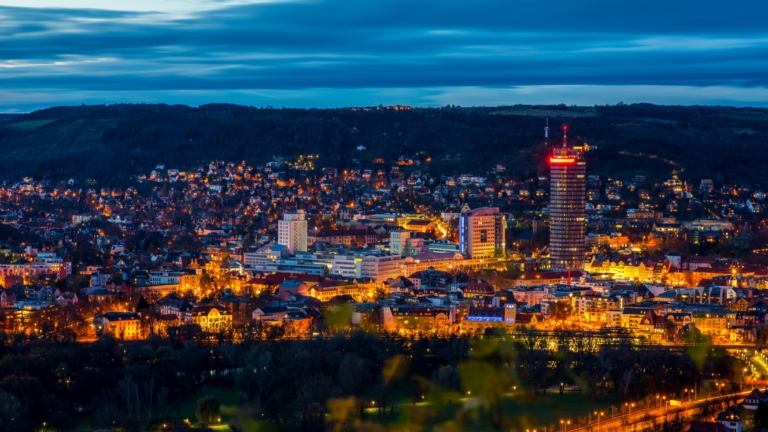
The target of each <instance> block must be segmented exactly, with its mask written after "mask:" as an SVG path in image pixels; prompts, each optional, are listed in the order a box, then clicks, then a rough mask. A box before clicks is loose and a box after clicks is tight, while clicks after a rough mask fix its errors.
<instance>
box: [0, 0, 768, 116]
mask: <svg viewBox="0 0 768 432" xmlns="http://www.w3.org/2000/svg"><path fill="white" fill-rule="evenodd" d="M105 3H109V4H112V5H113V6H110V7H105V5H104V4H105ZM767 19H768V1H763V0H754V1H728V2H724V1H722V0H717V1H715V0H699V1H676V0H663V1H661V0H643V1H636V0H634V1H622V0H612V1H598V0H578V1H575V0H551V1H546V2H538V1H513V0H505V1H492V0H471V1H470V0H467V1H451V0H442V1H436V0H419V1H415V0H390V1H388V0H325V1H270V0H253V1H251V0H231V1H228V0H121V1H119V2H118V1H110V0H100V1H97V0H66V1H65V0H0V112H25V111H30V110H33V109H37V108H43V107H47V106H53V105H72V104H81V103H86V104H96V103H122V102H135V103H139V102H147V103H156V102H163V103H182V104H189V105H199V104H204V103H210V102H229V103H237V104H244V105H253V106H267V105H271V106H275V107H283V106H285V107H341V106H364V105H377V104H384V105H388V104H407V105H413V106H441V105H446V104H455V105H462V106H470V105H501V104H506V105H509V104H515V103H541V104H550V103H566V104H579V105H594V104H606V103H610V104H613V103H618V102H625V103H632V102H653V103H663V104H682V105H692V104H722V105H736V106H768V21H766V20H767Z"/></svg>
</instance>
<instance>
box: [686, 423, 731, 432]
mask: <svg viewBox="0 0 768 432" xmlns="http://www.w3.org/2000/svg"><path fill="white" fill-rule="evenodd" d="M688 432H731V431H729V430H728V428H727V427H725V425H723V424H721V423H717V422H701V421H692V422H691V427H690V428H689V429H688Z"/></svg>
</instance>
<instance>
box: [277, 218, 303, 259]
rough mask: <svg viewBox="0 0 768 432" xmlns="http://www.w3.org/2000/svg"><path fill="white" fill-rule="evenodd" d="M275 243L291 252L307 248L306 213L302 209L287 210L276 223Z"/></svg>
mask: <svg viewBox="0 0 768 432" xmlns="http://www.w3.org/2000/svg"><path fill="white" fill-rule="evenodd" d="M277 243H278V244H281V245H283V246H286V247H287V248H288V250H290V251H291V253H292V254H294V253H296V252H305V251H306V250H307V214H306V213H305V212H304V210H289V211H287V212H285V214H283V219H282V220H281V221H278V223H277Z"/></svg>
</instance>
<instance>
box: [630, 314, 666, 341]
mask: <svg viewBox="0 0 768 432" xmlns="http://www.w3.org/2000/svg"><path fill="white" fill-rule="evenodd" d="M666 327H667V323H666V320H665V319H664V317H662V316H659V315H657V314H656V312H654V311H652V310H649V311H648V312H646V313H645V315H644V316H643V318H642V319H641V320H640V322H639V323H638V324H637V331H638V333H642V334H644V335H645V336H647V337H648V338H649V339H650V340H652V341H654V342H660V341H661V340H663V339H664V330H665V329H666Z"/></svg>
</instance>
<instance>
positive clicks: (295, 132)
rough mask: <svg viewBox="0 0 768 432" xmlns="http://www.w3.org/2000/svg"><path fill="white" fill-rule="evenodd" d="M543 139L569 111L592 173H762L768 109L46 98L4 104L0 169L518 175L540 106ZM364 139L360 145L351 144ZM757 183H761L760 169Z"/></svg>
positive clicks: (110, 176)
mask: <svg viewBox="0 0 768 432" xmlns="http://www.w3.org/2000/svg"><path fill="white" fill-rule="evenodd" d="M545 116H546V117H549V121H550V126H551V127H552V134H551V138H550V144H555V143H557V142H559V141H560V139H561V136H562V135H561V132H560V128H561V126H562V125H564V124H567V125H568V128H569V140H570V142H571V143H573V144H581V143H583V142H587V143H589V144H590V145H592V146H597V150H596V151H593V152H590V156H589V161H588V162H589V171H590V173H595V174H604V175H622V174H628V175H631V174H636V173H639V174H645V175H649V176H651V177H654V178H666V177H667V176H669V175H671V174H672V171H673V170H675V171H677V172H678V173H679V175H680V178H683V179H690V180H693V181H698V180H699V179H701V178H713V179H715V180H716V181H718V180H719V181H721V182H722V181H744V182H748V183H752V184H759V183H761V180H762V178H763V177H764V176H765V175H766V168H765V166H766V163H768V155H767V154H766V152H765V147H766V145H767V144H768V109H758V108H732V107H702V106H694V107H680V106H657V105H650V104H633V105H625V104H619V105H613V106H595V107H576V106H570V107H569V106H565V105H558V106H536V107H534V106H521V105H516V106H508V107H482V108H460V107H443V108H429V109H426V108H425V109H421V108H418V109H413V110H405V111H400V110H397V111H396V110H393V109H378V110H377V109H375V108H373V109H368V110H364V109H273V108H254V107H245V106H237V105H228V104H210V105H203V106H200V107H188V106H180V105H109V106H103V105H100V106H72V107H53V108H48V109H43V110H38V111H34V112H32V113H29V114H21V115H9V114H4V115H1V116H0V152H2V154H3V156H4V157H3V158H2V159H0V177H2V178H3V179H18V178H20V177H22V176H33V177H35V178H52V179H57V180H58V179H65V178H69V177H77V178H78V179H85V178H93V179H96V180H98V181H100V182H106V183H116V184H117V183H121V182H123V181H124V180H126V179H127V178H128V177H129V176H130V175H131V174H141V173H145V174H146V173H148V171H149V170H151V169H153V168H154V167H155V166H156V165H157V164H165V165H166V167H168V168H177V169H188V168H191V167H196V166H197V165H199V164H201V163H205V162H208V161H210V160H214V159H218V160H230V161H241V160H246V161H248V162H249V163H252V164H259V163H264V162H267V161H269V160H271V159H272V156H287V157H294V156H297V155H299V154H319V155H320V162H319V163H318V164H317V167H337V168H348V167H352V166H353V163H354V161H353V159H358V160H360V161H361V162H362V164H363V165H365V166H371V164H370V162H371V161H373V160H374V159H378V158H382V159H383V160H384V161H385V165H384V166H389V164H390V163H391V161H393V160H396V159H397V158H398V157H399V156H401V155H402V156H413V155H415V154H416V153H418V152H427V153H428V154H429V156H430V157H431V162H430V163H429V164H426V165H422V166H420V167H419V169H423V170H426V171H429V172H431V173H433V174H437V175H439V174H456V173H473V174H482V173H484V172H487V171H488V170H490V169H491V168H493V167H494V166H495V165H496V164H498V163H502V164H506V165H507V168H508V169H507V172H508V174H509V175H510V176H512V177H516V176H517V177H522V176H526V175H531V174H534V173H535V172H537V171H538V172H540V173H544V172H545V171H546V170H545V166H544V165H543V162H544V155H543V153H544V152H545V151H546V149H547V147H546V146H545V145H544V137H543V127H544V117H545ZM358 146H365V148H366V149H365V150H364V151H358V150H357V148H358ZM763 183H765V182H763Z"/></svg>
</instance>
